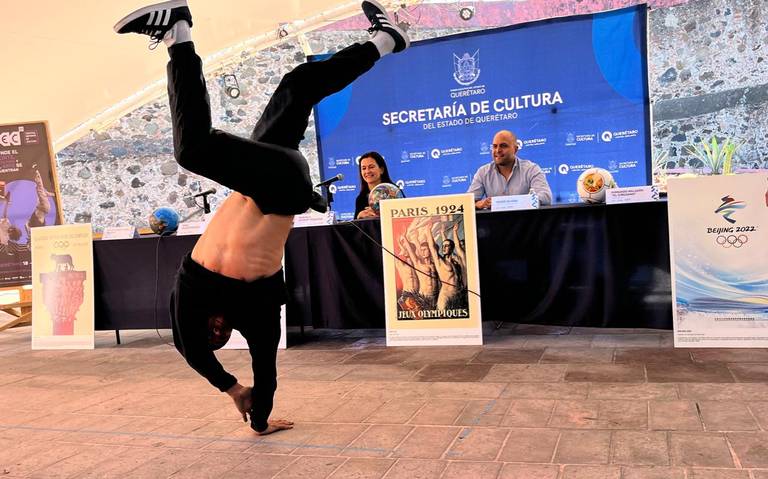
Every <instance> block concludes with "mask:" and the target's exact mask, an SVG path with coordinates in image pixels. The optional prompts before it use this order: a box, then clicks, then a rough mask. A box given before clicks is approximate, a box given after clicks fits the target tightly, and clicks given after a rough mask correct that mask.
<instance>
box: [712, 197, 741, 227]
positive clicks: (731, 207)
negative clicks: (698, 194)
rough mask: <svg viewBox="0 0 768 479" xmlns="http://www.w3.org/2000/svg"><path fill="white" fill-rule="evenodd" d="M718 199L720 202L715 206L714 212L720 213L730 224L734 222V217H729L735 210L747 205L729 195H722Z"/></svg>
mask: <svg viewBox="0 0 768 479" xmlns="http://www.w3.org/2000/svg"><path fill="white" fill-rule="evenodd" d="M720 200H721V201H722V203H721V204H720V206H718V207H717V209H716V210H715V213H717V214H720V215H722V216H723V218H724V219H725V221H727V222H729V223H731V224H733V223H735V222H736V220H735V219H733V218H731V216H733V214H734V213H735V212H736V210H743V209H744V208H746V207H747V203H745V202H744V201H737V200H734V199H733V197H732V196H731V195H726V196H723V197H722V198H720Z"/></svg>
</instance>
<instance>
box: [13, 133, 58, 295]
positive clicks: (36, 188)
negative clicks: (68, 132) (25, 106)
mask: <svg viewBox="0 0 768 479" xmlns="http://www.w3.org/2000/svg"><path fill="white" fill-rule="evenodd" d="M53 158H54V156H53V152H52V150H51V145H50V141H49V138H48V124H47V123H45V122H36V123H19V124H13V125H0V212H1V213H0V214H1V215H2V216H0V287H4V286H16V285H20V284H29V283H30V281H31V274H32V266H31V259H30V247H29V245H30V230H31V229H32V228H35V227H37V226H45V225H48V226H50V225H59V224H61V223H62V213H61V197H60V195H59V188H58V180H57V176H56V162H55V161H54V160H53Z"/></svg>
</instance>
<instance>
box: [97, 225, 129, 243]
mask: <svg viewBox="0 0 768 479" xmlns="http://www.w3.org/2000/svg"><path fill="white" fill-rule="evenodd" d="M135 232H136V228H134V227H133V226H107V227H105V228H104V231H103V232H102V234H101V239H103V240H121V239H132V238H133V236H134V233H135Z"/></svg>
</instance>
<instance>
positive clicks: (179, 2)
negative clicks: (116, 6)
mask: <svg viewBox="0 0 768 479" xmlns="http://www.w3.org/2000/svg"><path fill="white" fill-rule="evenodd" d="M179 20H186V21H187V23H189V26H190V27H191V26H192V14H191V13H190V12H189V8H188V7H187V0H170V1H167V2H160V3H156V4H154V5H149V6H147V7H143V8H140V9H138V10H136V11H135V12H133V13H131V14H129V15H127V16H126V17H125V18H123V19H122V20H120V21H119V22H117V23H116V24H115V27H114V28H115V31H116V32H117V33H139V34H141V35H149V37H150V38H151V39H152V40H153V43H154V45H157V44H158V43H160V42H162V41H163V37H164V36H165V34H166V33H168V30H170V29H171V28H173V26H174V25H175V24H176V22H178V21H179Z"/></svg>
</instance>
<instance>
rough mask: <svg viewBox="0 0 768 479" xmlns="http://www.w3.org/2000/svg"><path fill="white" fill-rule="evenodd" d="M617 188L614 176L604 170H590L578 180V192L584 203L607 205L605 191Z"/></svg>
mask: <svg viewBox="0 0 768 479" xmlns="http://www.w3.org/2000/svg"><path fill="white" fill-rule="evenodd" d="M616 186H617V185H616V181H614V179H613V175H611V173H610V172H608V170H604V169H603V168H590V169H588V170H586V171H584V172H583V173H582V174H581V175H580V176H579V179H578V180H576V191H578V192H579V198H581V201H583V202H584V203H605V190H607V189H608V188H616Z"/></svg>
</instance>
